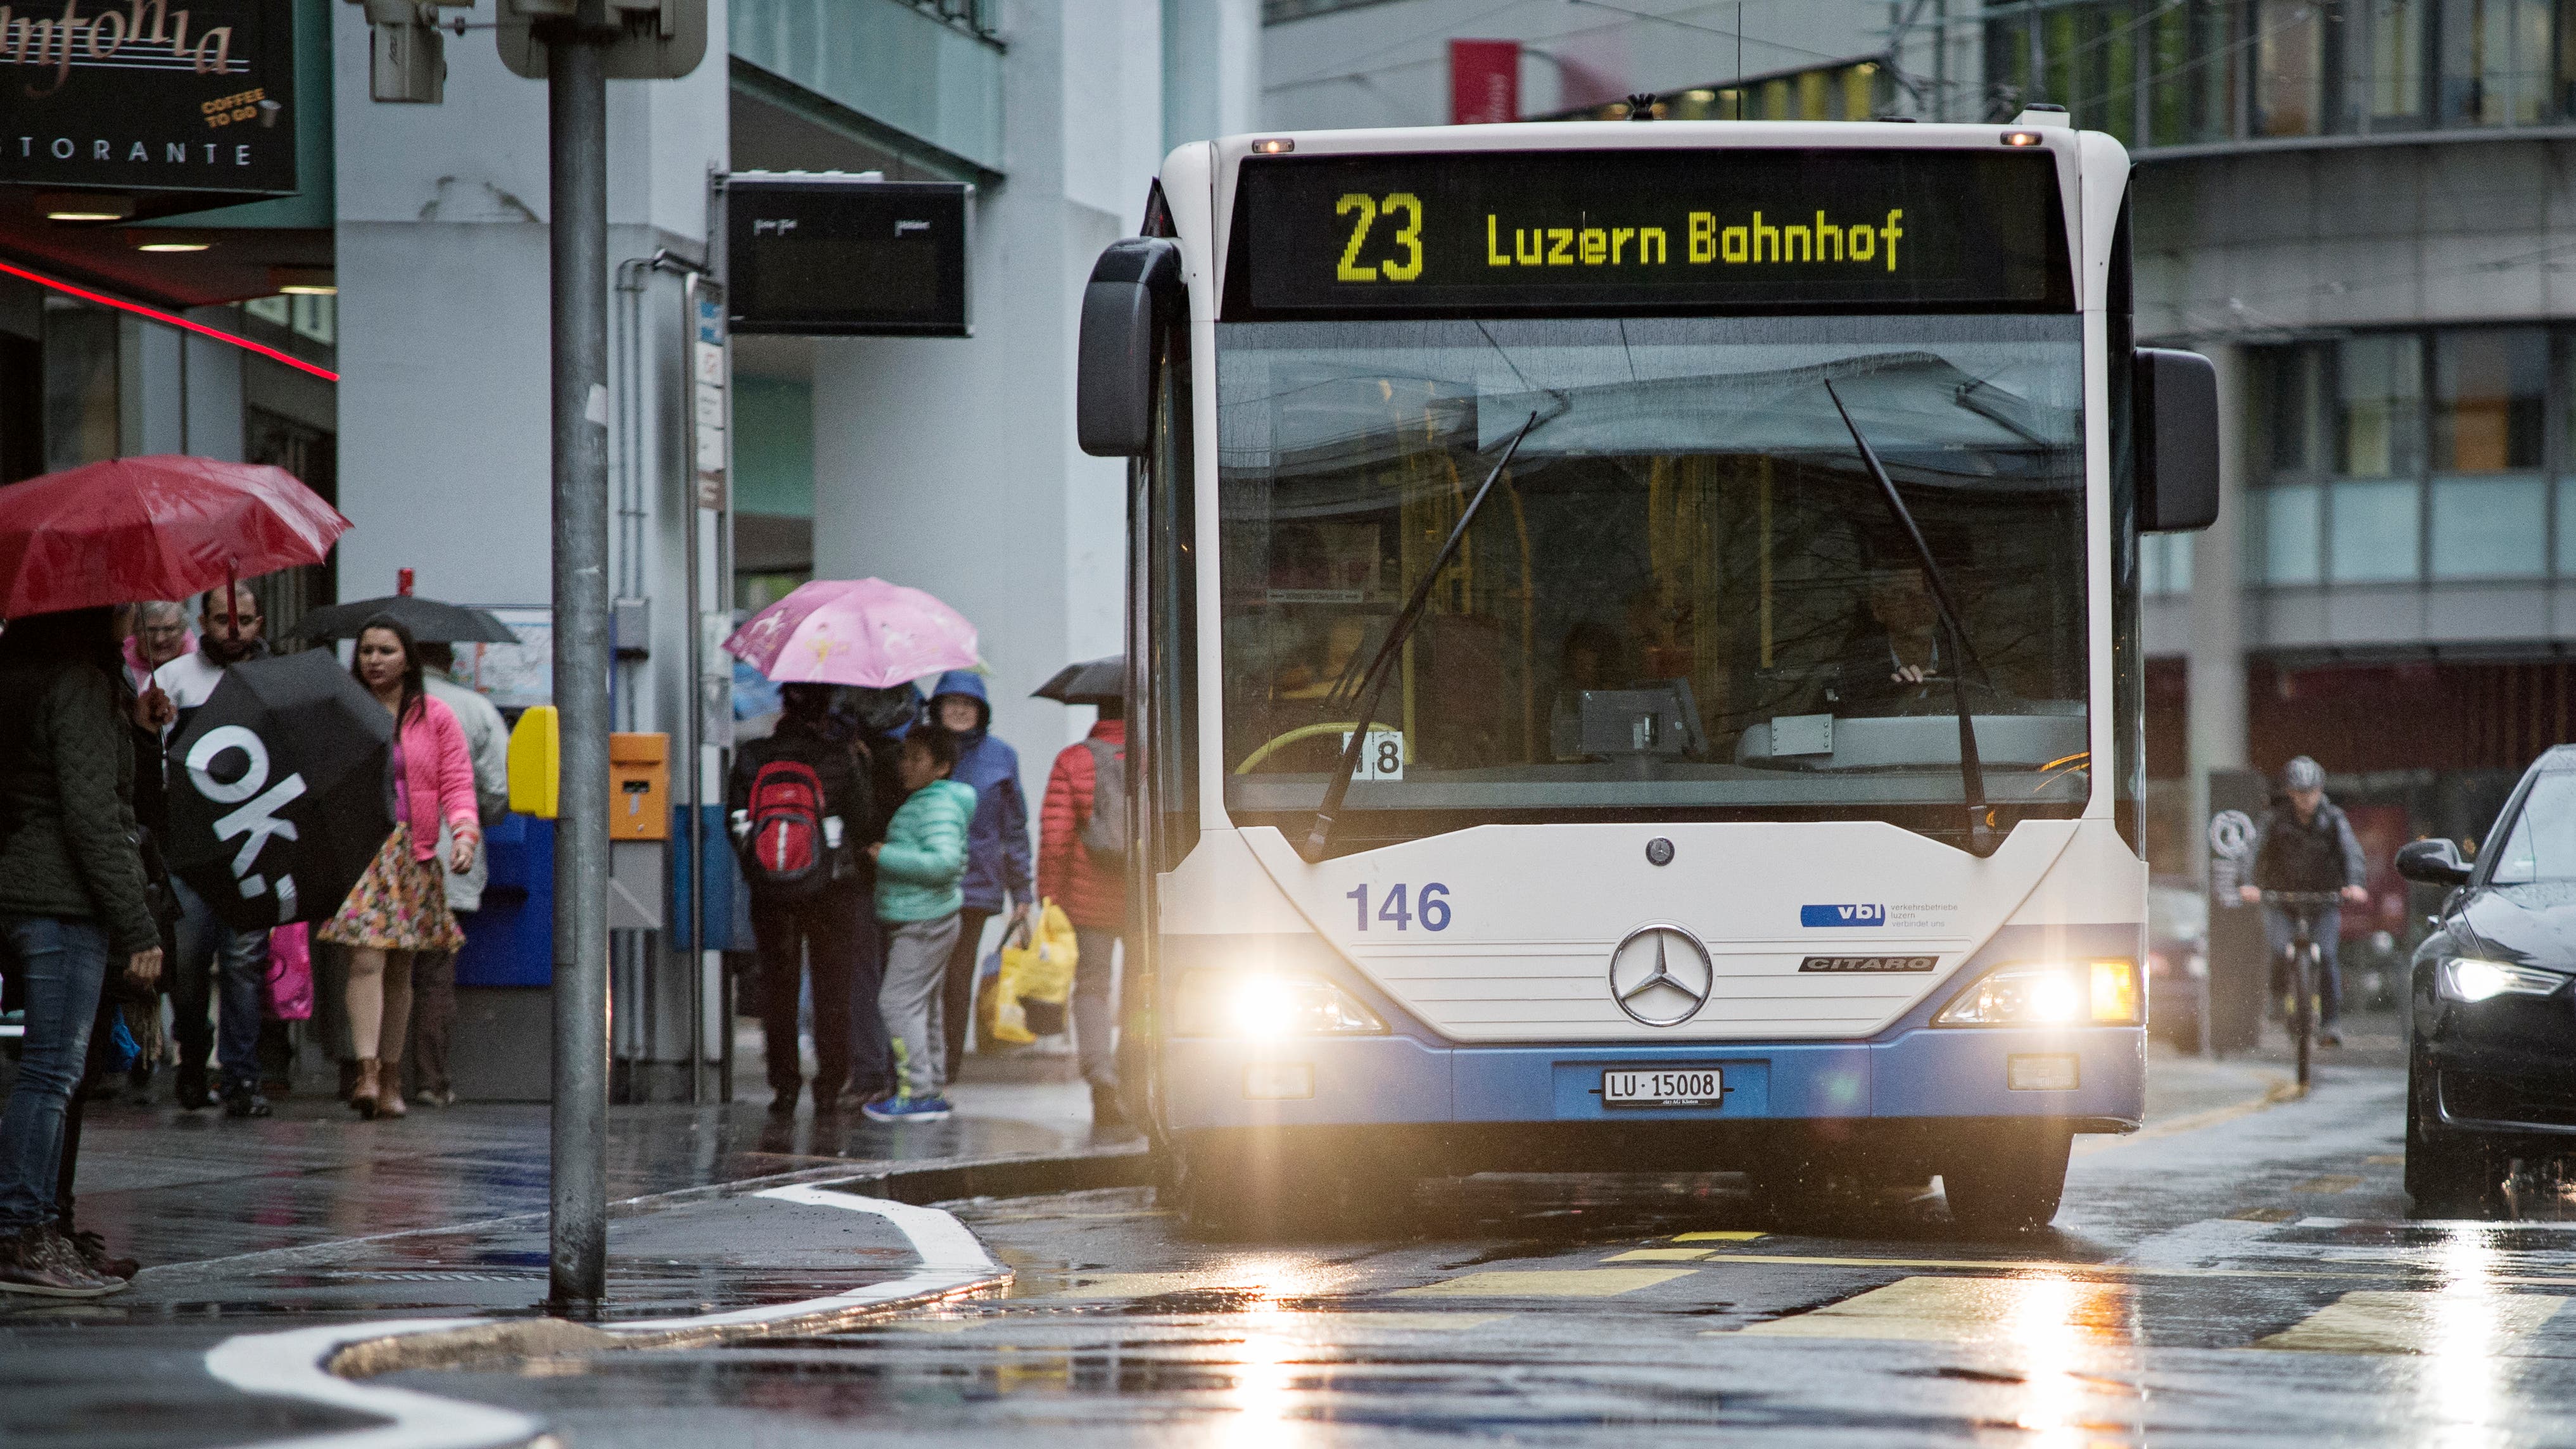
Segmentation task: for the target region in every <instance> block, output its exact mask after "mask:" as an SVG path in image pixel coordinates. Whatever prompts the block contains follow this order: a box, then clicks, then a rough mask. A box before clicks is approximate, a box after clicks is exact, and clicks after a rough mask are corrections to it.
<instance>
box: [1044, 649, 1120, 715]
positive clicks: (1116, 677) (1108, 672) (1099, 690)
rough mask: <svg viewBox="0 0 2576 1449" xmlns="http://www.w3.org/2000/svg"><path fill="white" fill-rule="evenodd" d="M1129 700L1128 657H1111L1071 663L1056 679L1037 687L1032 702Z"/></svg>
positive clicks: (1099, 702) (1118, 655)
mask: <svg viewBox="0 0 2576 1449" xmlns="http://www.w3.org/2000/svg"><path fill="white" fill-rule="evenodd" d="M1126 697H1127V656H1126V655H1124V654H1112V655H1110V656H1109V657H1108V658H1106V659H1086V660H1084V661H1083V662H1082V663H1080V664H1068V665H1066V666H1065V667H1064V668H1062V669H1059V670H1057V671H1056V676H1055V678H1053V679H1050V680H1048V681H1047V682H1046V683H1044V684H1041V685H1039V686H1038V689H1037V692H1036V693H1035V694H1032V695H1030V696H1029V698H1031V699H1053V700H1060V701H1062V702H1064V703H1066V704H1102V703H1105V702H1108V701H1111V700H1123V699H1125V698H1126Z"/></svg>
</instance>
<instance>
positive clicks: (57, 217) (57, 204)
mask: <svg viewBox="0 0 2576 1449" xmlns="http://www.w3.org/2000/svg"><path fill="white" fill-rule="evenodd" d="M36 205H37V206H38V207H39V208H41V209H42V210H43V211H44V213H45V220H47V221H123V220H125V219H126V218H127V217H130V216H132V215H134V202H133V199H132V198H130V197H124V196H102V195H100V194H98V193H96V192H85V191H58V192H55V193H53V194H51V195H48V196H39V197H37V198H36Z"/></svg>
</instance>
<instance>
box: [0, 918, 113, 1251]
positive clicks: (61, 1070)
mask: <svg viewBox="0 0 2576 1449" xmlns="http://www.w3.org/2000/svg"><path fill="white" fill-rule="evenodd" d="M0 933H5V934H6V935H7V936H8V938H9V944H10V946H11V947H12V948H14V949H15V951H16V953H17V958H18V960H17V970H18V971H19V972H20V973H21V979H22V980H23V981H24V982H25V983H26V988H27V993H26V994H27V1036H26V1040H25V1042H24V1044H23V1045H24V1048H25V1049H24V1050H23V1051H21V1052H20V1053H19V1056H18V1085H17V1087H16V1088H15V1089H14V1090H12V1091H11V1092H10V1093H9V1107H8V1110H7V1111H6V1112H0V1232H11V1233H14V1232H16V1231H18V1230H19V1229H20V1228H24V1227H29V1226H32V1225H34V1224H36V1223H48V1222H52V1221H53V1220H54V1212H55V1205H54V1184H55V1181H56V1179H58V1178H59V1177H61V1175H62V1165H63V1108H64V1106H65V1105H66V1104H68V1103H69V1102H70V1101H71V1095H72V1089H73V1088H75V1087H78V1086H79V1085H80V1080H81V1072H82V1069H83V1067H84V1066H85V1064H86V1063H87V1061H88V1059H89V1029H90V1022H91V1020H92V1019H93V1018H94V1017H96V1016H97V1015H98V994H99V991H100V990H101V988H103V987H104V986H105V985H106V984H107V932H106V931H104V930H102V929H100V928H99V926H98V925H97V923H95V922H92V921H75V920H67V919H63V918H60V917H55V916H0Z"/></svg>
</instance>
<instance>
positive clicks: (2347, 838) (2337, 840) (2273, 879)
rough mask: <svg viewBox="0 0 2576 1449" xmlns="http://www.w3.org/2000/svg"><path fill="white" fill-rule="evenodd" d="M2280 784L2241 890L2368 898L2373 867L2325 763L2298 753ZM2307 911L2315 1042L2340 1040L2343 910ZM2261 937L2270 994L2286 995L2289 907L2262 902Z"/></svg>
mask: <svg viewBox="0 0 2576 1449" xmlns="http://www.w3.org/2000/svg"><path fill="white" fill-rule="evenodd" d="M2281 784H2282V787H2283V789H2284V790H2285V791H2286V792H2287V794H2288V796H2289V799H2288V800H2287V801H2286V802H2285V803H2283V804H2279V805H2275V806H2273V807H2272V812H2271V813H2270V814H2269V815H2267V816H2265V817H2264V818H2263V828H2262V830H2261V832H2260V833H2258V834H2257V835H2256V836H2255V845H2254V881H2253V884H2251V885H2247V886H2242V887H2239V888H2238V889H2239V894H2240V895H2242V897H2243V898H2244V899H2245V900H2246V901H2247V902H2249V903H2251V902H2255V901H2260V900H2261V899H2263V892H2265V891H2319V892H2323V891H2334V892H2338V893H2340V894H2341V895H2342V897H2343V898H2344V899H2345V900H2347V901H2350V902H2352V903H2353V904H2355V905H2359V904H2361V903H2362V902H2364V901H2367V900H2369V899H2370V892H2369V891H2368V890H2367V889H2366V888H2365V882H2367V881H2368V880H2369V878H2370V870H2369V865H2368V863H2367V862H2365V861H2364V860H2363V859H2362V854H2361V841H2360V840H2359V839H2357V838H2355V836H2354V835H2353V833H2352V822H2351V821H2349V820H2347V819H2345V818H2344V813H2343V810H2342V808H2341V807H2339V806H2337V805H2336V804H2335V803H2334V802H2333V801H2331V800H2328V799H2327V798H2326V772H2325V769H2324V767H2322V766H2320V765H2319V764H2318V763H2317V762H2316V761H2314V760H2311V759H2309V758H2308V757H2307V756H2305V755H2301V756H2299V757H2298V758H2297V759H2295V760H2292V761H2291V762H2290V764H2289V768H2287V769H2285V770H2283V771H2282V772H2281ZM2309 909H2310V910H2313V911H2315V915H2314V917H2313V920H2314V924H2313V925H2312V926H2311V927H2310V937H2309V939H2311V940H2313V941H2315V942H2316V945H2317V977H2318V979H2317V983H2316V986H2317V996H2318V1008H2317V1042H2318V1044H2319V1045H2321V1046H2341V1045H2343V1038H2342V1037H2341V1036H2339V1035H2337V1034H2336V1032H2335V1024H2336V1023H2337V1022H2338V1021H2340V1020H2341V1019H2342V1017H2343V973H2342V970H2341V969H2340V966H2339V965H2338V963H2337V962H2336V960H2335V945H2336V941H2337V939H2338V938H2339V937H2340V936H2341V935H2342V934H2343V908H2342V907H2341V906H2326V907H2324V908H2322V909H2318V908H2315V907H2310V908H2309ZM2263 935H2264V939H2265V941H2266V942H2267V944H2269V946H2270V947H2271V951H2272V982H2273V985H2272V994H2273V995H2274V996H2275V997H2276V998H2277V997H2281V996H2285V995H2286V994H2287V993H2288V992H2289V990H2290V985H2289V980H2290V977H2289V966H2288V958H2289V952H2290V944H2291V942H2292V941H2293V940H2294V939H2296V926H2295V923H2294V922H2293V921H2292V919H2291V915H2290V912H2289V910H2288V908H2286V907H2282V906H2277V905H2267V906H2265V907H2264V908H2263Z"/></svg>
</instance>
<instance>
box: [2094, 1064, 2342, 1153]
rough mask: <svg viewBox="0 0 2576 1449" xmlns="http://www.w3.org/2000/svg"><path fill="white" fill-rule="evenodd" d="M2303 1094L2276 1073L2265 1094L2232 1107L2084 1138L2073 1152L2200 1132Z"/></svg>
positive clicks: (2102, 1150) (2297, 1086)
mask: <svg viewBox="0 0 2576 1449" xmlns="http://www.w3.org/2000/svg"><path fill="white" fill-rule="evenodd" d="M2300 1095H2301V1093H2300V1091H2299V1084H2298V1083H2296V1082H2294V1081H2292V1080H2290V1079H2289V1078H2287V1077H2281V1076H2275V1077H2274V1078H2273V1081H2272V1085H2271V1086H2269V1087H2267V1088H2265V1089H2264V1092H2263V1095H2262V1096H2259V1097H2250V1098H2247V1099H2246V1100H2245V1101H2242V1102H2237V1103H2234V1104H2233V1105H2230V1106H2225V1107H2212V1108H2210V1109H2209V1110H2208V1111H2206V1112H2194V1113H2192V1114H2191V1115H2189V1116H2187V1117H2176V1118H2174V1119H2173V1120H2172V1121H2170V1122H2158V1123H2156V1124H2155V1125H2153V1126H2151V1127H2141V1128H2139V1129H2138V1130H2137V1131H2135V1132H2129V1133H2124V1134H2121V1135H2119V1136H2100V1137H2086V1138H2082V1139H2080V1140H2078V1141H2077V1142H2076V1144H2075V1146H2074V1149H2073V1151H2074V1154H2075V1155H2076V1156H2077V1157H2089V1156H2091V1155H2092V1154H2094V1153H2096V1152H2108V1151H2110V1150H2111V1149H2112V1148H2114V1147H2120V1146H2123V1145H2126V1144H2128V1143H2131V1142H2146V1141H2151V1140H2153V1139H2155V1138H2158V1137H2177V1136H2180V1135H2181V1134H2183V1133H2185V1132H2197V1131H2199V1130H2200V1129H2201V1128H2203V1127H2215V1126H2217V1125H2218V1124H2219V1123H2221V1122H2233V1121H2235V1120H2236V1119H2237V1118H2239V1117H2250V1116H2252V1115H2254V1114H2255V1113H2257V1112H2260V1111H2262V1110H2263V1109H2265V1108H2267V1107H2277V1106H2279V1105H2281V1104H2282V1103H2283V1102H2295V1101H2297V1100H2298V1099H2299V1097H2300Z"/></svg>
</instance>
